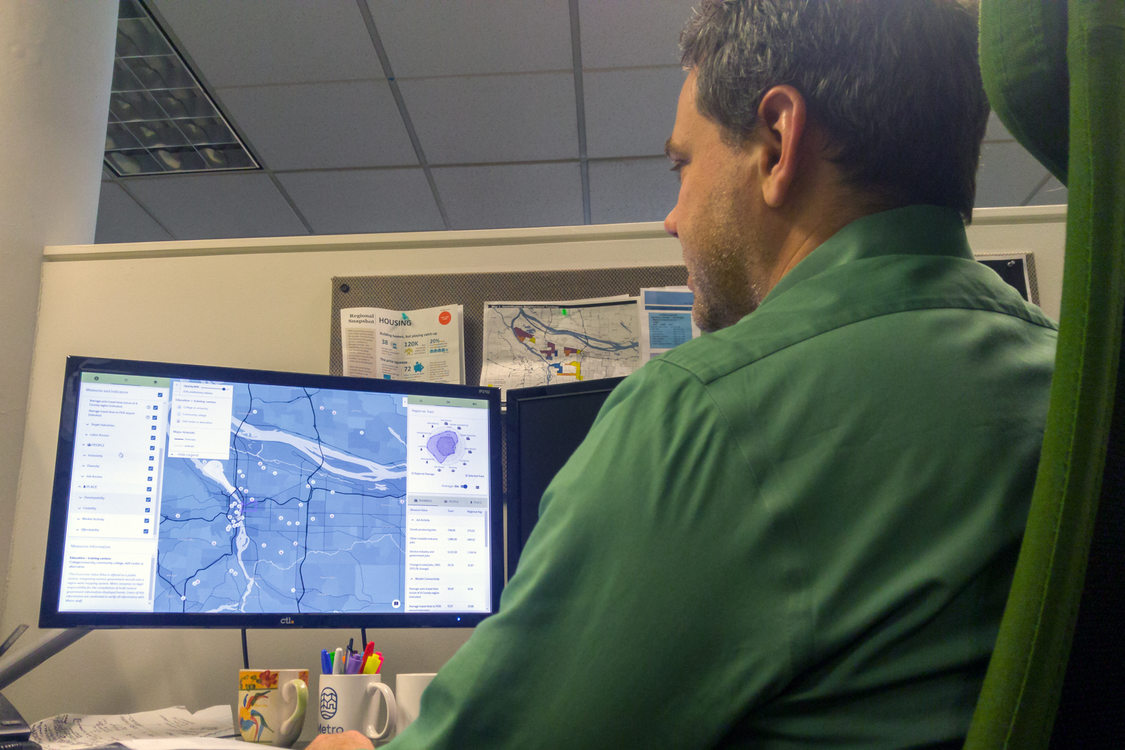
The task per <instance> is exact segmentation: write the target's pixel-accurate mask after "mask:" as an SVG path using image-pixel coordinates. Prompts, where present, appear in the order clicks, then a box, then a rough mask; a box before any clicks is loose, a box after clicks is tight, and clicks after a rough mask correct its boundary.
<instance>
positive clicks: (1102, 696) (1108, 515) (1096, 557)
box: [965, 0, 1125, 750]
mask: <svg viewBox="0 0 1125 750" xmlns="http://www.w3.org/2000/svg"><path fill="white" fill-rule="evenodd" d="M981 70H982V75H983V77H984V83H985V89H986V91H987V92H988V96H989V100H990V102H991V103H992V106H993V108H994V110H995V111H996V113H997V114H998V116H999V117H1000V119H1001V120H1002V121H1003V122H1004V124H1005V125H1006V126H1007V127H1008V129H1009V130H1010V131H1011V133H1012V134H1013V135H1014V136H1015V137H1016V138H1017V139H1018V140H1019V141H1020V142H1021V143H1023V144H1024V146H1025V147H1026V148H1027V149H1028V150H1029V151H1030V152H1031V153H1032V154H1033V155H1035V156H1036V157H1037V158H1038V159H1039V160H1040V161H1042V162H1043V163H1044V164H1045V165H1046V166H1047V167H1048V169H1050V170H1051V172H1052V173H1053V174H1055V176H1056V177H1058V178H1059V179H1060V180H1061V181H1063V182H1065V183H1066V184H1067V187H1068V206H1067V232H1066V260H1065V270H1064V274H1063V296H1062V306H1061V314H1060V320H1059V347H1058V354H1057V358H1056V369H1055V375H1054V380H1053V381H1052V385H1051V396H1050V399H1051V400H1050V406H1049V409H1048V416H1047V428H1046V433H1045V435H1044V441H1043V452H1042V456H1041V458H1040V464H1039V473H1038V475H1037V479H1036V487H1035V493H1034V496H1033V498H1032V502H1031V510H1030V513H1029V517H1028V523H1027V530H1026V532H1025V536H1024V540H1023V545H1022V547H1021V549H1020V556H1019V561H1018V563H1017V567H1016V574H1015V579H1014V582H1013V584H1012V589H1011V593H1010V596H1009V601H1008V604H1007V608H1006V610H1005V613H1004V619H1003V622H1002V623H1001V627H1000V632H999V636H998V638H997V642H996V648H995V651H994V653H993V656H992V660H991V662H990V664H989V667H988V673H987V675H986V678H985V682H984V686H983V688H982V690H981V694H980V697H979V700H978V703H977V707H976V711H975V713H974V715H973V722H972V726H971V728H970V730H969V735H968V738H967V740H966V743H965V747H966V748H974V749H975V748H1019V749H1020V750H1024V749H1025V748H1028V749H1032V748H1040V747H1047V746H1048V745H1050V746H1053V747H1108V746H1119V747H1125V735H1123V734H1122V728H1123V726H1125V723H1123V722H1125V710H1122V709H1123V708H1125V706H1123V703H1125V701H1123V700H1122V698H1123V697H1125V693H1123V692H1122V689H1123V688H1125V685H1123V684H1122V681H1121V677H1122V675H1123V674H1125V637H1122V636H1119V635H1118V633H1119V632H1120V629H1121V627H1122V625H1123V624H1125V619H1123V617H1122V613H1123V611H1125V533H1122V532H1123V530H1125V507H1123V504H1125V476H1123V475H1125V457H1123V455H1122V453H1123V449H1122V445H1123V442H1125V435H1123V431H1125V405H1123V402H1125V389H1120V388H1119V385H1118V380H1119V376H1120V370H1121V360H1122V338H1121V332H1122V315H1123V307H1125V304H1123V303H1125V83H1122V82H1125V2H1122V1H1121V0H1069V2H1063V0H982V3H981ZM1088 565H1089V567H1088ZM1072 644H1073V645H1072ZM1052 732H1054V736H1053V737H1052Z"/></svg>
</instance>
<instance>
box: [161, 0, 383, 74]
mask: <svg viewBox="0 0 1125 750" xmlns="http://www.w3.org/2000/svg"><path fill="white" fill-rule="evenodd" d="M155 9H156V12H157V14H159V15H160V16H161V17H162V18H163V19H164V20H165V21H166V22H167V24H168V25H169V26H170V32H171V33H172V34H173V36H175V37H176V38H177V39H178V40H179V41H180V43H181V46H182V47H183V51H184V52H186V53H187V55H188V56H189V57H190V58H191V60H192V61H193V62H194V63H195V65H196V67H197V68H198V70H197V72H198V73H199V74H201V75H202V76H203V77H204V79H206V81H207V82H208V83H209V84H210V85H211V86H214V87H219V86H249V85H259V84H270V83H307V82H311V81H350V80H356V79H363V78H382V77H383V68H382V66H381V65H380V64H379V58H378V56H377V55H376V54H375V47H374V45H373V44H372V42H371V37H370V36H368V34H367V27H366V26H365V25H364V23H363V16H362V15H361V14H360V11H359V8H358V7H357V6H356V3H355V0H317V2H315V3H311V2H308V1H307V0H239V2H214V0H156V3H155Z"/></svg>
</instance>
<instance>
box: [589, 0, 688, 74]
mask: <svg viewBox="0 0 1125 750" xmlns="http://www.w3.org/2000/svg"><path fill="white" fill-rule="evenodd" d="M697 2H698V0H614V2H606V0H578V19H579V24H580V27H581V29H582V67H583V68H620V67H634V66H640V65H676V66H679V64H680V50H679V39H680V29H682V28H683V26H684V24H685V23H686V22H687V20H688V18H690V17H691V9H692V7H693V6H695V5H696V3H697Z"/></svg>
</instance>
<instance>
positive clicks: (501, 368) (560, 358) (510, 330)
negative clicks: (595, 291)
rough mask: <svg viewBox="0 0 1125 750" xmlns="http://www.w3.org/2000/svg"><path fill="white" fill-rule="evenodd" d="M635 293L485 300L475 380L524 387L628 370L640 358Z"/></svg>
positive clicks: (615, 374) (593, 377)
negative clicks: (543, 299)
mask: <svg viewBox="0 0 1125 750" xmlns="http://www.w3.org/2000/svg"><path fill="white" fill-rule="evenodd" d="M638 323H639V318H638V316H637V298H636V297H629V296H627V295H620V296H615V297H599V298H596V299H580V300H570V301H566V302H485V303H484V356H483V357H482V358H481V361H482V362H483V365H482V367H481V374H480V382H481V385H489V386H494V387H498V388H501V389H502V390H503V391H504V392H505V393H507V389H508V388H526V387H528V386H535V385H548V384H551V383H566V382H572V381H576V380H597V379H599V378H612V377H617V376H619V375H628V374H629V373H631V372H633V371H634V370H636V369H637V368H638V367H639V366H640V364H641V358H640V352H639V342H638V336H637V328H638Z"/></svg>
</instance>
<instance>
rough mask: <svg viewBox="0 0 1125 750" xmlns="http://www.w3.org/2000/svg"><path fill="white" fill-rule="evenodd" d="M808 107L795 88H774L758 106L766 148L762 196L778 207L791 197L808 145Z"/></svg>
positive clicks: (768, 203)
mask: <svg viewBox="0 0 1125 750" xmlns="http://www.w3.org/2000/svg"><path fill="white" fill-rule="evenodd" d="M807 114H808V111H807V107H806V105H805V98H804V97H803V96H801V92H799V91H797V89H795V88H793V87H792V86H774V87H773V88H771V89H770V90H768V91H767V92H766V93H765V94H764V95H763V96H762V101H761V103H760V104H759V105H758V122H759V124H760V125H761V128H760V129H759V135H760V139H759V142H760V143H761V145H762V146H763V149H762V152H761V156H762V159H763V163H762V169H763V172H762V174H763V180H762V197H763V198H764V199H765V202H766V204H767V205H769V206H770V207H772V208H778V207H780V206H781V205H782V204H784V203H785V201H786V199H787V198H788V197H789V195H790V191H791V188H792V187H793V183H794V182H795V180H796V179H797V175H798V172H799V171H800V169H801V166H802V164H801V161H802V158H807V156H804V154H805V152H806V151H807V149H808V146H809V136H808V135H807V132H806V130H805V125H806V118H807Z"/></svg>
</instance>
